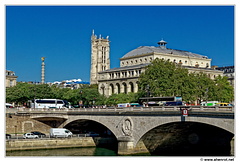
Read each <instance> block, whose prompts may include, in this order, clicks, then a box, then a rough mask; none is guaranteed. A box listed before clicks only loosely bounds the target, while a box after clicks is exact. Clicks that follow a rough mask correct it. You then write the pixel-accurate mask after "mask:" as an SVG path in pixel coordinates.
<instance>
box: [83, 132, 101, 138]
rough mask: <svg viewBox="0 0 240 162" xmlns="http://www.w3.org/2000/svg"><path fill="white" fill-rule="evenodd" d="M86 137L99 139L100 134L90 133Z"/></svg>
mask: <svg viewBox="0 0 240 162" xmlns="http://www.w3.org/2000/svg"><path fill="white" fill-rule="evenodd" d="M86 136H87V137H98V136H99V134H98V133H95V132H88V133H86Z"/></svg>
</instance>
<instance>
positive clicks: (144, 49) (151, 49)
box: [122, 41, 207, 59]
mask: <svg viewBox="0 0 240 162" xmlns="http://www.w3.org/2000/svg"><path fill="white" fill-rule="evenodd" d="M159 42H161V41H159ZM161 43H167V42H165V41H162V42H161ZM149 53H163V54H172V55H180V56H187V57H196V58H205V59H207V56H203V55H200V54H196V53H192V52H188V51H183V50H176V49H170V48H162V47H161V46H159V47H155V46H140V47H138V48H136V49H134V50H132V51H130V52H128V53H127V54H125V55H124V56H123V57H122V59H125V58H128V57H134V56H141V55H144V54H149Z"/></svg>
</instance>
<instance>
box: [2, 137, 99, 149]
mask: <svg viewBox="0 0 240 162" xmlns="http://www.w3.org/2000/svg"><path fill="white" fill-rule="evenodd" d="M69 147H96V144H95V142H94V140H93V138H92V137H79V138H56V139H22V140H7V141H6V151H16V150H35V149H36V150H37V149H54V148H69Z"/></svg>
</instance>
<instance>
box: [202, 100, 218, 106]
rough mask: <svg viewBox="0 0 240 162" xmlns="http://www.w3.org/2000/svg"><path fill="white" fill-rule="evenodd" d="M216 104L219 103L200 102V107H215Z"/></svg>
mask: <svg viewBox="0 0 240 162" xmlns="http://www.w3.org/2000/svg"><path fill="white" fill-rule="evenodd" d="M217 103H219V102H218V101H205V102H201V106H215V105H216V104H217Z"/></svg>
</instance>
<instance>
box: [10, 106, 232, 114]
mask: <svg viewBox="0 0 240 162" xmlns="http://www.w3.org/2000/svg"><path fill="white" fill-rule="evenodd" d="M181 109H188V110H189V111H194V112H197V111H202V112H216V111H219V112H234V107H232V106H182V107H179V106H160V107H159V106H157V107H155V106H154V107H106V108H61V109H58V108H35V109H34V108H17V109H16V108H9V109H6V113H17V112H29V113H31V112H32V113H34V112H44V113H63V112H91V111H92V112H98V111H99V112H100V111H101V112H113V111H116V112H127V111H130V112H133V111H134V112H151V111H180V110H181Z"/></svg>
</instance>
